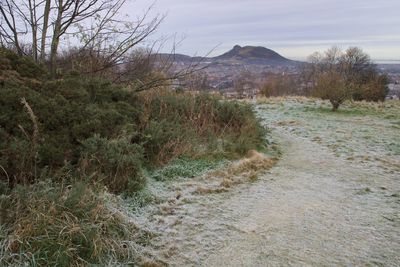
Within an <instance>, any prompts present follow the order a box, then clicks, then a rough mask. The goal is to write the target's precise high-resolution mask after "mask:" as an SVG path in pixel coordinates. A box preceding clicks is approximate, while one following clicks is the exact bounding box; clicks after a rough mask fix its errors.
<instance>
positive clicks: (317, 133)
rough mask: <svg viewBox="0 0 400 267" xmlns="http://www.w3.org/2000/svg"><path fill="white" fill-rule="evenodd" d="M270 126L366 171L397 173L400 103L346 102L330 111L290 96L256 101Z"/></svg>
mask: <svg viewBox="0 0 400 267" xmlns="http://www.w3.org/2000/svg"><path fill="white" fill-rule="evenodd" d="M258 103H259V104H260V105H259V106H258V110H259V113H260V114H262V115H261V116H262V117H263V118H264V119H265V121H266V123H267V124H269V123H270V127H281V128H283V129H285V130H288V131H290V132H291V133H293V134H295V135H297V136H299V137H303V138H307V139H310V140H313V141H315V142H317V143H319V144H322V145H324V146H326V147H328V148H329V149H331V150H332V151H333V152H334V153H335V154H336V156H338V157H341V158H343V159H345V160H349V161H353V162H357V163H359V164H361V165H364V166H365V167H366V168H375V169H377V170H379V171H381V172H389V173H394V172H398V171H399V170H400V102H399V101H387V102H384V103H368V102H347V103H345V104H344V105H343V106H342V107H340V109H339V110H338V111H336V112H332V111H331V108H330V104H329V102H327V101H321V100H318V99H310V98H302V97H290V98H271V99H259V100H258Z"/></svg>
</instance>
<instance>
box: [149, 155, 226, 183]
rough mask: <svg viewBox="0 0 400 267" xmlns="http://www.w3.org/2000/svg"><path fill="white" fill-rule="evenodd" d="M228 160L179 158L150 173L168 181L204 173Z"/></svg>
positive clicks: (153, 176) (152, 176)
mask: <svg viewBox="0 0 400 267" xmlns="http://www.w3.org/2000/svg"><path fill="white" fill-rule="evenodd" d="M226 162H227V160H223V159H208V158H199V159H189V158H178V159H175V160H173V161H172V162H171V163H170V164H168V165H166V166H165V167H163V168H161V169H158V170H155V171H153V172H152V173H151V174H150V177H151V178H154V179H155V180H157V181H167V180H173V179H178V178H193V177H195V176H199V175H202V174H203V173H205V172H207V171H209V170H212V169H215V168H217V167H219V166H222V165H224V164H225V163H226Z"/></svg>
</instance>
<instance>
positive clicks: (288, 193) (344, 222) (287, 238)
mask: <svg viewBox="0 0 400 267" xmlns="http://www.w3.org/2000/svg"><path fill="white" fill-rule="evenodd" d="M275 135H277V136H279V139H280V140H281V141H280V142H281V144H282V145H283V147H284V151H283V155H284V156H283V158H282V160H281V161H280V162H279V163H278V165H277V166H276V167H275V168H274V169H273V170H272V171H271V172H270V173H269V174H268V175H266V176H264V177H262V178H261V180H260V181H259V183H257V184H254V185H253V186H252V187H251V188H249V191H248V192H244V193H243V194H239V195H237V196H235V197H233V198H231V199H230V200H229V204H228V205H229V206H231V207H232V209H235V207H236V208H237V209H238V210H243V214H238V215H239V216H241V219H240V220H238V222H237V223H236V224H235V227H237V228H238V229H240V230H241V232H240V233H237V234H235V235H233V236H230V237H229V238H227V239H226V241H225V243H224V245H223V246H222V247H221V248H219V249H218V250H217V251H215V253H213V254H212V255H211V256H210V257H209V258H208V259H207V260H205V262H204V265H206V266H288V265H290V266H399V265H398V264H399V262H400V229H399V223H398V218H395V217H393V216H394V215H395V214H394V213H395V212H399V211H398V208H399V205H398V203H397V204H396V203H395V202H392V200H391V199H389V198H390V197H389V196H386V197H385V192H384V190H383V189H379V185H378V184H375V183H371V180H373V179H371V177H373V175H374V174H373V173H370V172H366V171H363V170H362V169H359V168H357V167H356V166H352V165H351V164H349V163H348V162H346V161H342V160H340V159H338V158H336V157H334V156H333V155H332V154H331V153H330V152H329V151H327V150H326V149H325V148H323V147H322V146H319V145H316V144H315V143H312V142H309V141H307V140H304V139H301V138H297V137H293V136H291V135H287V134H285V133H282V132H276V133H275ZM371 188H373V189H371ZM375 190H378V191H376V192H375Z"/></svg>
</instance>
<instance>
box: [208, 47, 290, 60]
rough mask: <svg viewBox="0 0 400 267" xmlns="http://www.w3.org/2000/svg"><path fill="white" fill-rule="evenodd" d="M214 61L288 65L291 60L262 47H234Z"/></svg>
mask: <svg viewBox="0 0 400 267" xmlns="http://www.w3.org/2000/svg"><path fill="white" fill-rule="evenodd" d="M214 59H216V60H264V61H273V62H282V63H288V62H290V61H291V60H289V59H287V58H285V57H283V56H281V55H279V54H278V53H277V52H275V51H273V50H271V49H268V48H265V47H262V46H244V47H241V46H240V45H235V46H234V47H233V49H232V50H230V51H228V52H226V53H225V54H222V55H220V56H217V57H215V58H214Z"/></svg>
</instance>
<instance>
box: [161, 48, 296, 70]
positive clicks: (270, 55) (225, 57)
mask: <svg viewBox="0 0 400 267" xmlns="http://www.w3.org/2000/svg"><path fill="white" fill-rule="evenodd" d="M159 56H161V57H162V58H164V59H165V58H169V59H170V60H172V61H175V62H179V63H190V62H193V61H199V60H204V61H207V62H210V63H216V64H218V63H222V64H231V63H232V64H234V63H236V64H237V63H239V64H240V63H245V64H257V65H276V66H278V65H297V64H299V63H300V62H298V61H294V60H290V59H287V58H285V57H283V56H281V55H280V54H278V53H277V52H275V51H273V50H271V49H268V48H265V47H262V46H244V47H241V46H239V45H235V46H234V47H233V48H232V49H231V50H230V51H228V52H226V53H224V54H222V55H220V56H216V57H208V58H206V57H203V58H202V57H190V56H187V55H182V54H175V55H170V54H159Z"/></svg>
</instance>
